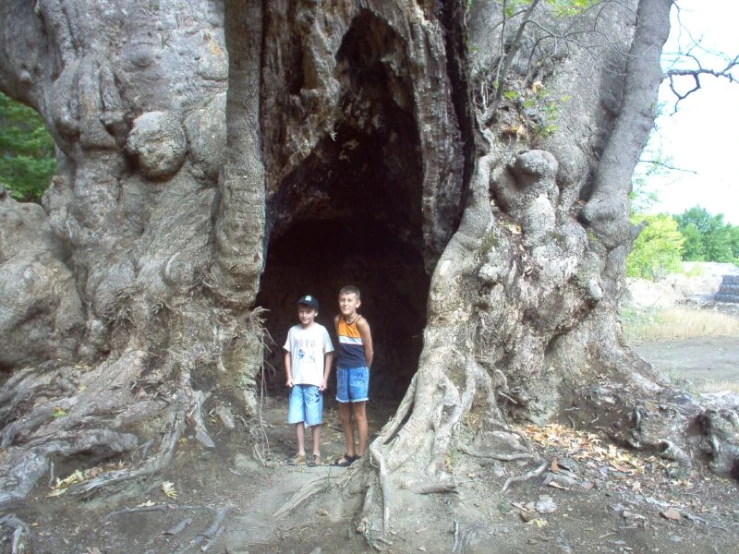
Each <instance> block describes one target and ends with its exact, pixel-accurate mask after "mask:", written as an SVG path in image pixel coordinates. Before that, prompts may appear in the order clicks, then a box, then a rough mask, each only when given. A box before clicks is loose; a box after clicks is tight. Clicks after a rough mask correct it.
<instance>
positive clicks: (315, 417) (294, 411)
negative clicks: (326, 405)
mask: <svg viewBox="0 0 739 554" xmlns="http://www.w3.org/2000/svg"><path fill="white" fill-rule="evenodd" d="M287 422H288V423H305V425H306V426H307V427H313V426H314V425H320V424H321V423H323V394H322V393H321V391H320V390H318V387H317V386H315V385H293V388H292V389H291V390H290V402H289V404H288V408H287Z"/></svg>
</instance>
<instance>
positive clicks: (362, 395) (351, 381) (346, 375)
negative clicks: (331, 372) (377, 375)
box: [336, 367, 369, 404]
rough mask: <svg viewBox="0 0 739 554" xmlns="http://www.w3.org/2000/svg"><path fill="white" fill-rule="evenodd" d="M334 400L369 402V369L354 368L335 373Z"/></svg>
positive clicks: (344, 402) (339, 370) (343, 402)
mask: <svg viewBox="0 0 739 554" xmlns="http://www.w3.org/2000/svg"><path fill="white" fill-rule="evenodd" d="M336 400H338V401H339V402H341V403H342V404H346V403H347V402H366V401H367V400H369V369H368V368H366V367H354V368H351V369H338V370H337V371H336Z"/></svg>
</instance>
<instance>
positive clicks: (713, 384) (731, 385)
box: [690, 379, 739, 394]
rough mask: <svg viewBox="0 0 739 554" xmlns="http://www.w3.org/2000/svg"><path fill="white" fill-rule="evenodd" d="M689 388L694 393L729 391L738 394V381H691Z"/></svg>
mask: <svg viewBox="0 0 739 554" xmlns="http://www.w3.org/2000/svg"><path fill="white" fill-rule="evenodd" d="M690 390H691V391H692V392H693V393H694V394H703V393H704V392H724V391H729V392H733V393H735V394H739V383H737V382H736V381H725V380H720V381H711V380H709V379H706V380H703V381H699V382H696V383H693V386H692V387H691V388H690Z"/></svg>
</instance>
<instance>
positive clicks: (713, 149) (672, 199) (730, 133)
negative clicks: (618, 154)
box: [643, 0, 739, 225]
mask: <svg viewBox="0 0 739 554" xmlns="http://www.w3.org/2000/svg"><path fill="white" fill-rule="evenodd" d="M678 6H679V7H680V12H679V17H680V20H681V23H682V27H681V26H680V24H678V23H677V21H676V16H677V13H676V10H675V9H674V8H673V24H672V30H671V33H670V38H669V40H668V42H667V44H666V45H665V48H664V55H663V69H668V67H667V65H668V63H669V55H670V53H675V52H677V51H678V44H682V45H683V48H682V50H684V49H685V45H687V44H689V43H690V37H691V36H692V38H693V39H696V40H697V39H701V44H702V46H703V47H704V48H707V49H709V50H713V51H718V52H723V53H725V54H726V55H732V56H736V55H737V54H739V40H738V39H737V36H738V35H737V30H736V28H737V24H738V22H739V1H737V0H678ZM696 53H698V52H696ZM698 54H699V56H700V58H701V62H702V64H703V65H704V67H709V66H710V67H713V68H718V67H725V65H726V63H725V62H724V61H723V60H721V59H718V58H716V57H715V56H712V55H711V54H709V53H705V52H700V53H698ZM734 75H736V76H737V77H738V78H739V69H736V70H734ZM683 82H684V83H685V84H684V87H686V88H685V89H684V90H688V89H690V88H691V87H692V81H683ZM660 101H661V102H664V103H665V104H664V106H663V115H661V116H660V117H659V118H658V119H657V129H658V135H657V136H655V137H653V142H652V144H654V145H659V146H660V147H661V150H662V155H663V156H667V157H668V158H669V159H670V165H672V166H674V167H678V168H680V169H682V170H684V171H670V172H668V174H666V175H663V176H660V177H657V178H652V179H650V181H649V183H648V187H647V188H648V190H651V191H652V192H654V193H656V195H657V198H658V203H657V204H656V205H655V206H654V208H653V209H652V211H653V212H667V213H671V214H681V213H682V212H684V211H685V210H687V209H689V208H692V207H693V206H696V205H699V206H701V207H703V208H705V209H706V210H708V211H709V212H710V213H711V214H712V215H718V214H723V215H724V222H726V223H731V224H732V225H739V164H737V162H738V161H739V82H734V83H730V82H729V81H728V80H727V79H717V78H715V77H711V76H708V75H706V76H703V77H701V90H699V91H698V92H696V93H693V94H691V95H690V96H689V97H688V98H686V99H685V100H682V101H681V102H680V103H679V105H678V111H677V113H675V114H673V111H674V105H675V96H674V94H672V92H671V91H670V90H669V87H668V84H667V82H665V83H663V85H662V88H661V90H660ZM647 157H649V153H646V154H645V155H644V156H643V158H647Z"/></svg>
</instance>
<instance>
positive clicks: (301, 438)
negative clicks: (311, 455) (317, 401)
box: [287, 385, 305, 462]
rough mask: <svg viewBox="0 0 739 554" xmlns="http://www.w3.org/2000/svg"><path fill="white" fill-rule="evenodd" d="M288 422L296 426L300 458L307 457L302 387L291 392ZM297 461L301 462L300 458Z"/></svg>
mask: <svg viewBox="0 0 739 554" xmlns="http://www.w3.org/2000/svg"><path fill="white" fill-rule="evenodd" d="M287 422H288V423H292V424H294V425H295V435H296V438H297V442H298V457H300V456H303V457H305V405H304V400H303V386H302V385H295V386H294V387H293V388H292V390H291V391H290V399H289V403H288V408H287ZM303 459H305V458H303ZM296 461H297V462H300V460H299V459H298V458H296Z"/></svg>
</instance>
